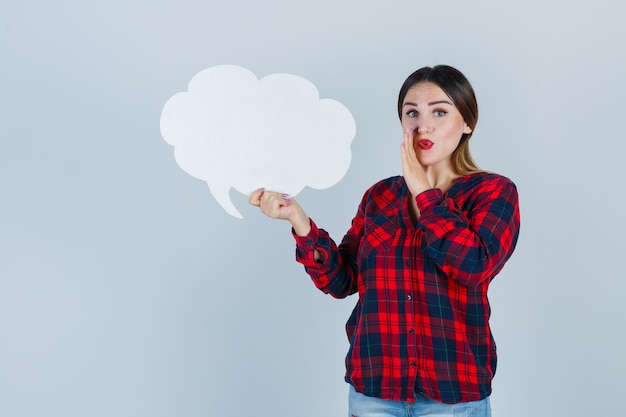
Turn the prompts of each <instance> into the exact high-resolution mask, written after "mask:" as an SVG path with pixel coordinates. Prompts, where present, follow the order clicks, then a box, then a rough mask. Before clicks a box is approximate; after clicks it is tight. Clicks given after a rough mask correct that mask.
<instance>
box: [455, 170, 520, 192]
mask: <svg viewBox="0 0 626 417" xmlns="http://www.w3.org/2000/svg"><path fill="white" fill-rule="evenodd" d="M455 182H456V184H459V185H460V186H461V187H462V188H474V187H476V186H487V187H488V186H499V187H502V186H510V187H514V188H516V185H515V183H514V182H513V181H512V180H511V179H510V178H508V177H505V176H504V175H501V174H497V173H495V172H491V171H478V172H472V173H470V174H467V175H463V176H460V177H459V178H457V179H456V181H455Z"/></svg>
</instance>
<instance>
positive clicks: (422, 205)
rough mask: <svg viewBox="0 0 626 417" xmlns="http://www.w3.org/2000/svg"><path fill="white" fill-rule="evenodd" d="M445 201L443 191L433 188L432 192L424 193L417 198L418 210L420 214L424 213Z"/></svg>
mask: <svg viewBox="0 0 626 417" xmlns="http://www.w3.org/2000/svg"><path fill="white" fill-rule="evenodd" d="M442 200H443V191H441V189H439V188H431V189H430V190H426V191H423V192H421V193H419V194H418V195H417V197H415V202H416V203H417V208H418V209H419V211H420V212H424V211H426V210H428V209H429V208H431V207H433V206H435V205H436V204H437V203H440V202H441V201H442Z"/></svg>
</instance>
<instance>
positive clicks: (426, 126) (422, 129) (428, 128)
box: [415, 123, 433, 133]
mask: <svg viewBox="0 0 626 417" xmlns="http://www.w3.org/2000/svg"><path fill="white" fill-rule="evenodd" d="M415 127H416V129H415V130H416V131H417V133H430V132H432V131H433V127H432V125H431V124H430V123H420V124H419V125H418V126H415Z"/></svg>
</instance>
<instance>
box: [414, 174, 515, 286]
mask: <svg viewBox="0 0 626 417" xmlns="http://www.w3.org/2000/svg"><path fill="white" fill-rule="evenodd" d="M476 187H477V190H476V191H475V192H473V193H472V194H473V196H472V198H471V199H472V201H471V204H470V209H469V211H468V213H467V215H466V214H465V213H464V212H463V211H462V210H461V208H460V207H459V206H458V204H457V203H456V201H455V200H454V199H452V198H445V197H444V195H443V193H442V192H441V190H439V189H431V190H426V191H424V192H422V193H420V194H419V195H417V197H416V198H415V199H416V202H417V206H418V208H419V210H420V218H419V220H418V225H419V227H420V228H421V229H422V230H423V231H424V239H425V241H426V246H425V249H424V252H425V254H426V255H428V256H429V257H430V258H431V259H433V260H434V261H435V263H436V264H437V265H438V266H439V267H440V269H441V270H442V271H443V272H444V273H445V274H446V275H447V276H448V277H449V278H451V279H455V280H457V281H459V282H460V283H462V284H464V285H466V286H477V285H479V284H481V283H483V282H484V281H485V280H490V279H491V278H493V277H494V276H495V275H496V274H497V273H498V272H499V271H500V270H501V269H502V267H503V266H504V263H505V262H506V261H507V260H508V259H509V257H510V256H511V254H512V253H513V250H514V249H515V245H516V243H517V238H518V235H519V227H520V214H519V205H518V194H517V189H516V187H515V185H514V184H513V182H511V181H510V180H509V179H507V178H505V177H501V176H496V175H494V176H489V177H487V179H486V180H485V181H483V182H482V183H480V184H479V185H477V186H476Z"/></svg>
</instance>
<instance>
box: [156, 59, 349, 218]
mask: <svg viewBox="0 0 626 417" xmlns="http://www.w3.org/2000/svg"><path fill="white" fill-rule="evenodd" d="M161 134H162V135H163V138H164V139H165V141H166V142H167V143H169V144H170V145H172V146H174V157H175V159H176V162H177V163H178V165H179V166H180V167H181V168H182V169H183V170H184V171H185V172H187V173H188V174H189V175H191V176H193V177H196V178H198V179H201V180H203V181H206V183H207V184H208V186H209V190H210V191H211V194H212V195H213V197H214V198H215V200H217V202H218V203H219V204H220V205H221V206H222V208H224V210H226V212H227V213H229V214H230V215H232V216H235V217H239V218H242V217H243V216H242V215H241V214H240V213H239V211H237V209H236V208H235V206H234V205H233V203H232V201H231V200H230V196H229V192H230V189H231V188H234V189H235V190H237V191H239V192H240V193H243V194H245V195H249V194H250V193H251V192H252V191H254V190H257V189H259V188H262V187H264V188H266V189H268V190H273V191H279V192H281V193H285V194H288V195H290V196H295V195H297V194H298V193H299V192H300V191H302V189H303V188H304V187H305V186H309V187H311V188H316V189H324V188H328V187H331V186H333V185H335V184H336V183H337V182H339V180H340V179H341V178H342V177H343V176H344V175H345V174H346V172H347V171H348V168H349V166H350V161H351V159H352V154H351V151H350V144H351V143H352V140H353V139H354V136H355V134H356V124H355V122H354V118H353V117H352V114H351V113H350V111H348V109H347V108H346V107H345V106H344V105H343V104H341V103H339V102H338V101H336V100H332V99H320V98H319V92H318V90H317V88H315V86H314V85H313V84H312V83H311V82H310V81H308V80H306V79H304V78H301V77H298V76H296V75H292V74H271V75H268V76H266V77H264V78H262V79H260V80H259V79H258V78H257V77H256V76H255V75H254V74H253V73H252V72H250V71H249V70H247V69H245V68H242V67H238V66H235V65H219V66H215V67H211V68H207V69H205V70H203V71H201V72H199V73H198V74H196V75H195V76H194V77H193V78H192V79H191V81H190V82H189V89H188V91H187V92H181V93H177V94H175V95H173V96H172V97H171V98H170V99H169V100H168V101H167V102H166V103H165V106H164V107H163V112H162V113H161Z"/></svg>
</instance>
